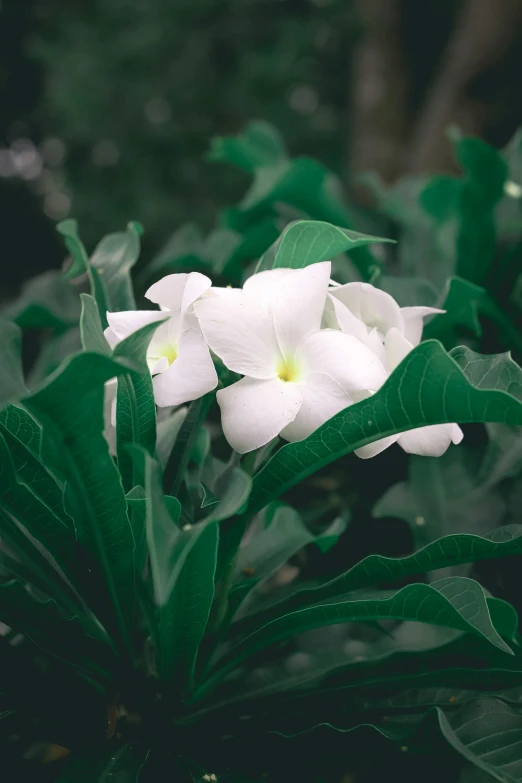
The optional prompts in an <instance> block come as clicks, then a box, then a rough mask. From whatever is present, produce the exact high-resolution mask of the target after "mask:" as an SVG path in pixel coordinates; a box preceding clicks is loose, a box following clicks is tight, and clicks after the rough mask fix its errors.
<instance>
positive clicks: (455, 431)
mask: <svg viewBox="0 0 522 783" xmlns="http://www.w3.org/2000/svg"><path fill="white" fill-rule="evenodd" d="M463 437H464V433H463V432H462V430H461V429H460V427H459V425H458V424H452V425H451V440H452V443H454V444H455V446H458V445H459V443H461V442H462V439H463Z"/></svg>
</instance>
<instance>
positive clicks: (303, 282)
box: [272, 261, 331, 356]
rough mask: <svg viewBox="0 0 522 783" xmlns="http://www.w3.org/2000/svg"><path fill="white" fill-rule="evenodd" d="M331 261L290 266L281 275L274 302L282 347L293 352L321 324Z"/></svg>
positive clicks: (285, 353) (275, 320) (273, 307)
mask: <svg viewBox="0 0 522 783" xmlns="http://www.w3.org/2000/svg"><path fill="white" fill-rule="evenodd" d="M330 271H331V264H330V262H329V261H322V262H321V263H319V264H310V265H309V266H306V267H304V269H292V270H288V273H287V274H286V275H284V276H283V277H281V278H280V279H279V284H280V285H279V294H278V296H277V298H276V299H275V300H274V303H273V305H272V314H273V317H274V328H275V332H276V335H277V340H278V342H279V346H280V348H281V351H282V352H283V354H284V355H285V356H293V355H294V353H295V351H296V349H297V348H298V346H299V344H300V342H301V341H302V340H303V339H304V338H305V337H307V336H308V335H309V334H312V333H313V332H316V331H318V330H319V329H320V328H321V319H322V317H323V311H324V305H325V302H326V293H327V290H328V280H329V279H330Z"/></svg>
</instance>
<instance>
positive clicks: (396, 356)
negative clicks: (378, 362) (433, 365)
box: [384, 328, 413, 372]
mask: <svg viewBox="0 0 522 783" xmlns="http://www.w3.org/2000/svg"><path fill="white" fill-rule="evenodd" d="M384 349H385V351H386V369H387V370H388V372H393V371H394V370H395V368H396V367H397V366H398V365H399V364H400V363H401V362H402V360H403V359H404V358H405V357H406V356H407V355H408V354H409V353H410V351H411V350H412V349H413V345H412V344H411V343H410V342H408V340H407V339H406V338H405V337H404V336H403V335H402V334H401V333H400V332H399V330H398V329H395V328H394V329H390V331H389V332H387V333H386V335H385V337H384Z"/></svg>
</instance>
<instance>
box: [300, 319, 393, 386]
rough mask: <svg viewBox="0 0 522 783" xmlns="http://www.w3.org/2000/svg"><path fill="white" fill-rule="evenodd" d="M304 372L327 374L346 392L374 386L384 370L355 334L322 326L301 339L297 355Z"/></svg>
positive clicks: (381, 378) (382, 381)
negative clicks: (317, 330)
mask: <svg viewBox="0 0 522 783" xmlns="http://www.w3.org/2000/svg"><path fill="white" fill-rule="evenodd" d="M297 363H298V365H301V363H302V365H303V369H304V372H305V373H312V372H314V373H315V372H322V373H326V375H329V376H330V377H331V378H333V379H334V380H335V381H337V383H339V384H340V385H341V386H342V387H343V388H344V389H345V391H347V392H348V394H350V393H351V392H353V391H360V390H364V389H378V388H379V387H380V386H382V384H383V383H384V381H385V380H386V378H387V377H388V373H387V372H386V370H385V369H384V367H383V365H382V364H381V362H380V361H379V358H378V357H377V356H376V355H375V353H374V352H373V351H372V350H371V349H370V348H368V346H367V345H365V344H364V343H363V342H361V340H358V339H357V337H353V336H352V335H350V334H344V332H337V331H335V330H334V329H322V330H321V331H320V332H315V333H314V334H311V335H309V336H308V337H306V338H305V340H303V342H302V343H301V345H300V347H299V351H298V355H297Z"/></svg>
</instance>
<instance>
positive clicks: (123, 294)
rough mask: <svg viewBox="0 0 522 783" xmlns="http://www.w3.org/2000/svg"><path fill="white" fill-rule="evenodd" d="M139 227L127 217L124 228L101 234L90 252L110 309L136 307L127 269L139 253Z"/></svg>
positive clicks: (129, 273) (134, 262) (140, 229)
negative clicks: (105, 234)
mask: <svg viewBox="0 0 522 783" xmlns="http://www.w3.org/2000/svg"><path fill="white" fill-rule="evenodd" d="M142 231H143V229H142V228H141V226H140V225H139V223H135V222H132V221H131V222H130V223H129V224H128V225H127V230H126V231H121V232H118V233H115V234H108V235H107V236H106V237H104V238H103V239H102V240H101V241H100V242H99V244H98V245H97V247H96V248H95V250H94V253H93V254H92V256H91V259H90V263H91V265H92V267H93V268H94V269H95V270H96V271H97V273H98V275H101V276H102V277H103V283H104V287H105V290H106V293H107V309H108V310H110V311H115V310H116V311H118V310H134V309H135V308H136V301H135V299H134V292H133V289H132V279H131V269H132V267H133V266H134V265H135V264H136V261H137V260H138V257H139V254H140V235H141V233H142Z"/></svg>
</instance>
